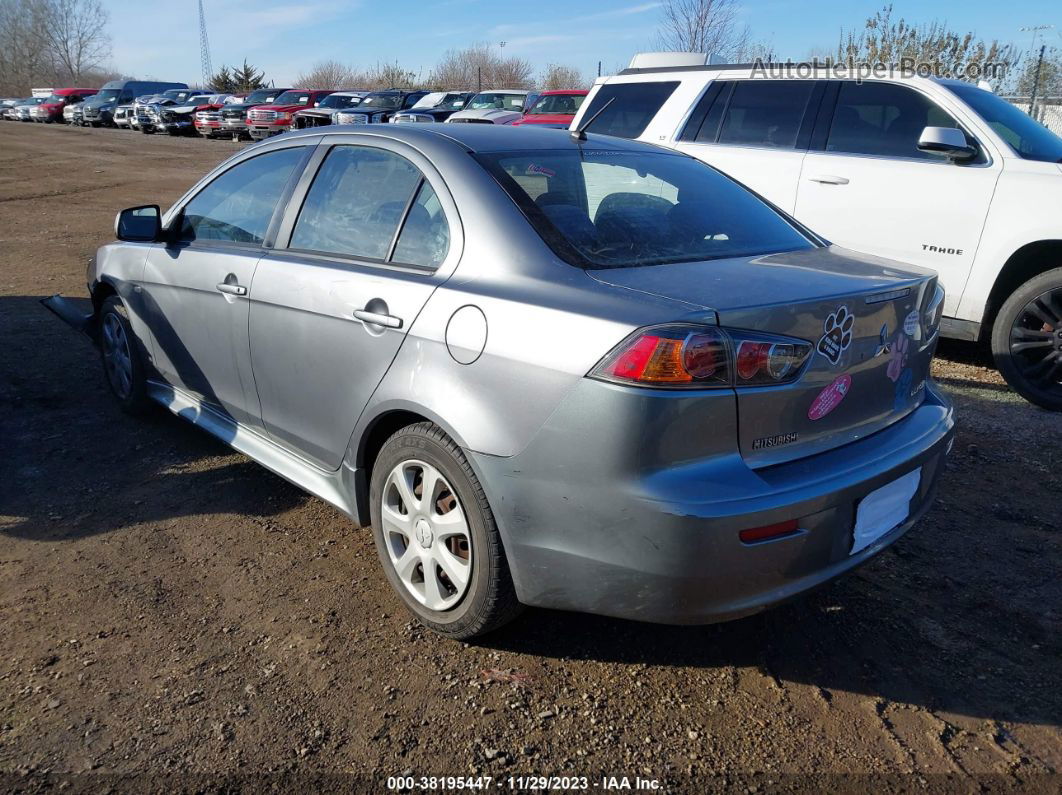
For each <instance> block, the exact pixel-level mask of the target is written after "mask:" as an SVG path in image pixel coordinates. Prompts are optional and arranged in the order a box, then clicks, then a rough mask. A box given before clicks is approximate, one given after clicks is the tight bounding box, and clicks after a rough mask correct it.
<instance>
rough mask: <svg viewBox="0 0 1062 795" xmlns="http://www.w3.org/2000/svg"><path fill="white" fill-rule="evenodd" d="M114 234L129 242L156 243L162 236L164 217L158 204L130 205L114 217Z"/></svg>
mask: <svg viewBox="0 0 1062 795" xmlns="http://www.w3.org/2000/svg"><path fill="white" fill-rule="evenodd" d="M114 236H115V237H117V238H118V239H119V240H125V241H127V242H129V243H156V242H158V241H159V240H160V239H161V238H162V218H161V217H160V215H159V206H158V205H157V204H147V205H144V206H143V207H130V208H129V209H128V210H122V211H121V212H120V213H118V217H117V218H115V219H114Z"/></svg>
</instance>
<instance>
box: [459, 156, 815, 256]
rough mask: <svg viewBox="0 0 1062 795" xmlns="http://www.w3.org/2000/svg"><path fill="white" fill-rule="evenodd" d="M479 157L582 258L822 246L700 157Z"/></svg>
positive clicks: (544, 231)
mask: <svg viewBox="0 0 1062 795" xmlns="http://www.w3.org/2000/svg"><path fill="white" fill-rule="evenodd" d="M476 159H477V160H478V161H479V162H480V163H481V164H482V165H483V166H484V167H485V168H486V169H487V170H488V171H490V172H491V173H492V174H493V175H494V177H495V179H497V180H498V182H499V184H501V186H502V187H503V188H504V189H505V190H506V191H507V192H508V193H509V195H510V196H511V197H512V199H513V200H514V201H515V202H516V204H517V205H518V206H519V207H520V209H521V210H523V212H524V215H525V216H526V217H527V219H528V220H529V221H530V222H531V224H532V225H533V226H534V227H535V229H536V230H537V231H538V233H539V234H540V235H541V236H542V238H543V240H545V241H546V243H548V244H549V245H550V246H551V247H552V248H553V250H554V251H555V252H556V253H557V254H558V256H560V257H562V258H564V259H565V260H567V261H568V262H570V263H572V264H573V265H580V266H582V267H587V268H622V267H628V266H634V265H655V264H661V263H667V262H691V261H697V260H709V259H719V258H722V257H745V256H754V255H762V254H768V253H773V252H779V251H793V250H796V249H806V248H811V247H813V246H814V243H812V242H811V241H810V240H808V238H807V237H805V236H804V235H803V234H802V233H801V232H799V231H798V230H797V229H796V228H795V227H794V226H793V225H792V224H790V223H789V222H788V221H787V220H786V219H785V217H784V216H782V215H780V214H779V213H778V212H776V211H775V210H774V209H772V208H771V207H770V206H769V205H767V204H765V203H764V202H763V201H762V200H761V199H759V198H757V197H756V196H755V195H754V194H753V193H751V192H750V191H748V190H747V189H745V188H743V187H741V186H740V185H738V184H737V183H735V182H733V181H732V180H730V179H729V178H727V177H725V176H723V175H722V174H720V173H719V172H718V171H716V170H715V169H713V168H711V167H710V166H708V165H705V164H704V163H701V162H700V161H697V160H694V159H693V158H688V157H682V156H679V155H674V154H657V153H649V152H617V151H602V150H595V149H589V148H584V149H583V151H582V152H573V151H570V150H562V151H556V150H547V151H535V152H501V153H494V154H489V153H485V154H480V155H477V156H476Z"/></svg>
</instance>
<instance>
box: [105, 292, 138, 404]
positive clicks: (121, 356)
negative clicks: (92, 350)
mask: <svg viewBox="0 0 1062 795" xmlns="http://www.w3.org/2000/svg"><path fill="white" fill-rule="evenodd" d="M100 359H101V361H102V362H103V373H104V375H106V376H107V385H108V386H109V387H110V388H111V394H113V395H114V397H115V399H116V400H117V401H118V404H119V405H120V406H121V407H122V411H124V412H126V413H127V414H143V413H144V412H145V411H147V409H148V407H149V406H150V405H151V399H150V398H148V396H147V378H146V377H145V375H144V365H143V363H142V362H141V361H140V353H139V349H138V348H137V342H136V336H135V335H134V334H133V327H132V326H131V325H130V324H129V313H128V312H127V311H126V308H125V305H124V304H123V303H122V301H121V299H119V298H118V297H117V296H114V295H112V296H111V297H110V298H108V299H107V300H106V301H104V302H103V308H102V309H101V310H100Z"/></svg>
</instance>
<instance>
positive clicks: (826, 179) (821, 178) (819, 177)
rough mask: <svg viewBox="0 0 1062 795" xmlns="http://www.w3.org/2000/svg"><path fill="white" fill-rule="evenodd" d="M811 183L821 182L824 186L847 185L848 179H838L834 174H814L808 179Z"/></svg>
mask: <svg viewBox="0 0 1062 795" xmlns="http://www.w3.org/2000/svg"><path fill="white" fill-rule="evenodd" d="M808 179H809V180H810V181H811V182H821V183H822V184H823V185H847V184H848V177H837V176H834V175H833V174H813V175H812V176H810V177H808Z"/></svg>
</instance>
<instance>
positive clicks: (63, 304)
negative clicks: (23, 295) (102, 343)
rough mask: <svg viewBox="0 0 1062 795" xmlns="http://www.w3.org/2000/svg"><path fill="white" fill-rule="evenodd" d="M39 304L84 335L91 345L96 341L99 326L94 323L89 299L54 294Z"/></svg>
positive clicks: (94, 319)
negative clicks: (90, 341)
mask: <svg viewBox="0 0 1062 795" xmlns="http://www.w3.org/2000/svg"><path fill="white" fill-rule="evenodd" d="M41 304H42V305H43V306H44V308H45V309H47V310H48V311H49V312H51V313H52V314H53V315H55V316H56V317H57V318H59V319H60V320H62V321H63V322H64V323H66V324H67V325H68V326H70V327H71V328H73V329H75V330H76V331H80V332H81V333H82V334H84V335H85V336H86V337H88V338H89V339H90V340H92V342H93V343H95V342H96V341H97V339H98V337H99V325H98V323H97V322H96V313H95V312H93V311H92V304H91V302H90V301H89V299H87V298H65V297H64V296H62V295H59V294H58V293H56V294H55V295H53V296H51V297H49V298H42V299H41ZM86 305H87V306H86ZM86 310H88V311H86Z"/></svg>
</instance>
